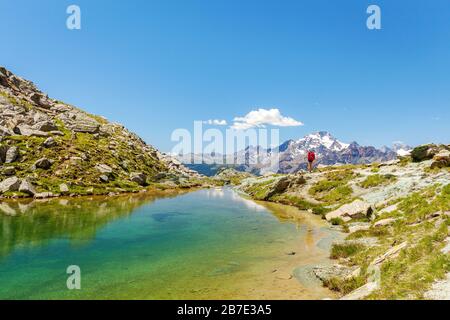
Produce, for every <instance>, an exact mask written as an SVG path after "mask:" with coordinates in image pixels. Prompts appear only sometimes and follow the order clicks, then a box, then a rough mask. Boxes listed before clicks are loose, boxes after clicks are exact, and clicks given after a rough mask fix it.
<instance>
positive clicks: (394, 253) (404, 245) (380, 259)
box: [371, 241, 408, 266]
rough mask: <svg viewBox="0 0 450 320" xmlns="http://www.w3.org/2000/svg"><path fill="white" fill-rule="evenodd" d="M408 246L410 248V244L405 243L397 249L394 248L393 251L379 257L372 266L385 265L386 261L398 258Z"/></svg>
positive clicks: (390, 250) (396, 247)
mask: <svg viewBox="0 0 450 320" xmlns="http://www.w3.org/2000/svg"><path fill="white" fill-rule="evenodd" d="M407 246H408V242H407V241H405V242H403V243H401V244H399V245H397V246H395V247H392V248H391V249H389V250H388V251H386V252H385V253H384V254H382V255H381V256H379V257H377V258H376V259H375V260H373V261H372V263H371V265H372V266H373V265H379V264H381V263H383V262H384V261H385V260H386V259H389V258H391V257H395V256H397V255H398V254H399V253H400V251H401V250H403V249H404V248H406V247H407Z"/></svg>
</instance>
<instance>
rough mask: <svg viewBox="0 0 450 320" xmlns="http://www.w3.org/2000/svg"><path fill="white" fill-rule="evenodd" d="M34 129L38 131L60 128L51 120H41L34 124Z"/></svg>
mask: <svg viewBox="0 0 450 320" xmlns="http://www.w3.org/2000/svg"><path fill="white" fill-rule="evenodd" d="M32 129H34V130H37V131H43V132H49V131H55V130H58V127H57V126H56V125H55V124H54V123H53V122H51V121H48V120H44V121H40V122H38V123H36V124H34V125H33V126H32Z"/></svg>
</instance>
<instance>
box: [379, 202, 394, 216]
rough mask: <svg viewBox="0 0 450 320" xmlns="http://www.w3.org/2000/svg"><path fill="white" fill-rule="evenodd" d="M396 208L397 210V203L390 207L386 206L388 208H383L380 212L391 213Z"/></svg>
mask: <svg viewBox="0 0 450 320" xmlns="http://www.w3.org/2000/svg"><path fill="white" fill-rule="evenodd" d="M395 210H397V205H396V204H393V205H391V206H389V207H386V208H384V209H381V210H380V212H379V214H383V213H391V212H394V211H395Z"/></svg>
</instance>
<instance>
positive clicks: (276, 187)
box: [266, 177, 291, 199]
mask: <svg viewBox="0 0 450 320" xmlns="http://www.w3.org/2000/svg"><path fill="white" fill-rule="evenodd" d="M290 184H291V179H290V177H283V178H281V179H279V180H277V181H276V182H275V183H274V184H273V185H272V188H271V189H270V190H269V192H268V193H267V196H266V199H269V198H270V197H272V196H274V195H276V194H280V193H283V192H284V191H286V189H287V188H289V185H290Z"/></svg>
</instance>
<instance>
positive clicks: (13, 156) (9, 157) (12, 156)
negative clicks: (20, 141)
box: [5, 146, 19, 163]
mask: <svg viewBox="0 0 450 320" xmlns="http://www.w3.org/2000/svg"><path fill="white" fill-rule="evenodd" d="M18 157H19V148H17V147H16V146H12V147H10V148H8V151H6V155H5V163H12V162H14V161H16V160H17V158H18Z"/></svg>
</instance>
